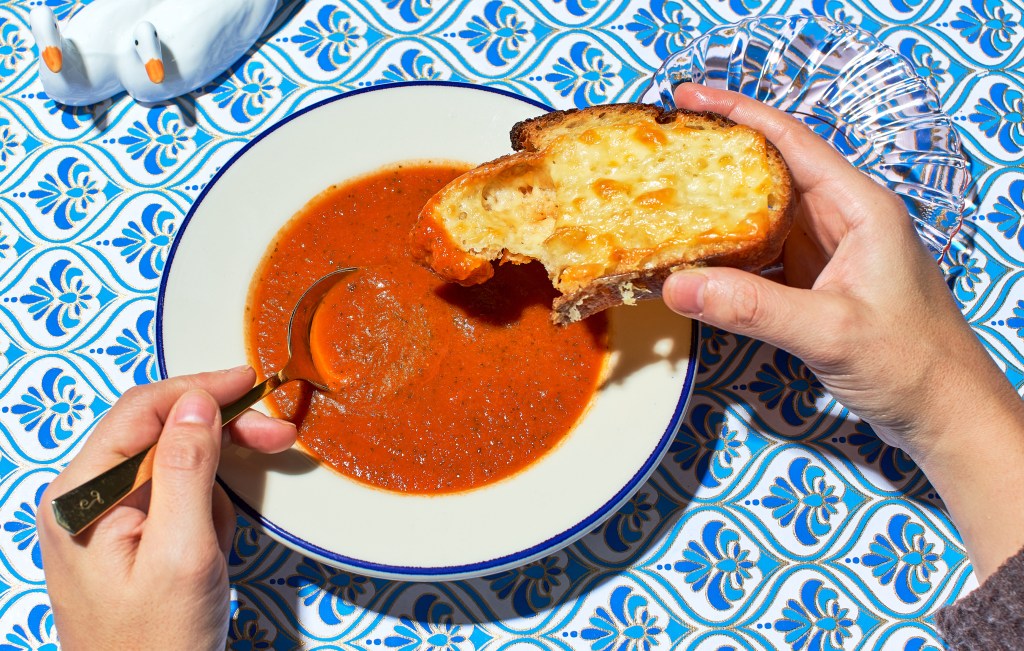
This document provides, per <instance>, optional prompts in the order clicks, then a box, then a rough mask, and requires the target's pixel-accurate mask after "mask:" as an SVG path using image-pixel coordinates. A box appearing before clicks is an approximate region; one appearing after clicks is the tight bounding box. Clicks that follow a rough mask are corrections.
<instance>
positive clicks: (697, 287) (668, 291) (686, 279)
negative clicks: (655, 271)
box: [665, 271, 708, 316]
mask: <svg viewBox="0 0 1024 651" xmlns="http://www.w3.org/2000/svg"><path fill="white" fill-rule="evenodd" d="M707 284H708V279H707V276H705V275H704V274H702V273H700V272H699V271H679V272H676V273H674V274H672V275H671V276H669V278H668V280H666V281H665V285H666V287H665V303H666V304H667V305H668V306H669V308H670V309H672V310H673V311H675V312H679V313H680V314H686V315H689V316H700V315H701V314H703V313H704V289H705V287H707Z"/></svg>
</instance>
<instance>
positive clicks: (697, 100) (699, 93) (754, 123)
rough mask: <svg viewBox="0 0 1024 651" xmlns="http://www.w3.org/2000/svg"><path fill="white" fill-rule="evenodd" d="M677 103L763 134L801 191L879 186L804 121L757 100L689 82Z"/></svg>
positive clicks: (678, 92) (679, 90) (678, 94)
mask: <svg viewBox="0 0 1024 651" xmlns="http://www.w3.org/2000/svg"><path fill="white" fill-rule="evenodd" d="M675 102H676V106H678V107H679V108H684V109H688V110H690V111H712V112H714V113H718V114H720V115H724V116H725V117H727V118H729V119H730V120H732V121H733V122H737V123H739V124H745V125H747V126H749V127H753V128H754V129H757V130H758V131H760V132H761V133H763V134H764V136H765V137H766V138H767V139H768V140H769V141H771V143H772V144H773V145H775V147H776V148H778V150H779V152H781V153H782V157H783V158H784V159H786V164H787V165H789V169H790V171H791V172H792V174H793V182H794V183H795V184H796V189H797V191H798V192H800V193H801V194H802V193H806V192H811V191H813V190H817V191H819V192H820V191H822V190H825V189H826V188H827V187H828V186H848V185H850V184H858V185H859V184H864V183H865V181H867V183H868V185H865V186H864V187H874V188H877V187H878V186H877V185H876V184H875V183H874V182H872V181H871V180H870V179H868V178H867V177H866V176H864V175H863V174H862V173H861V172H860V171H859V170H857V168H855V167H854V166H853V165H852V164H851V163H850V162H849V161H848V160H846V158H845V157H843V155H842V154H840V153H839V152H838V151H836V150H835V149H833V148H832V146H831V145H829V144H828V143H827V142H825V140H824V139H822V138H821V137H820V136H818V135H817V134H815V133H814V132H813V131H811V130H810V129H809V128H807V126H806V125H804V124H803V123H802V122H800V121H799V120H797V119H796V118H794V117H793V116H791V115H789V114H788V113H785V112H784V111H780V110H779V109H776V108H772V107H770V106H768V105H766V104H764V103H762V102H759V101H757V100H756V99H753V98H750V97H747V96H746V95H742V94H740V93H736V92H733V91H729V90H723V89H720V88H708V87H707V86H702V85H700V84H694V83H685V84H680V85H679V86H678V87H677V88H676V90H675ZM844 189H845V188H844Z"/></svg>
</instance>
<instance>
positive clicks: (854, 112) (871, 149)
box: [643, 15, 971, 255]
mask: <svg viewBox="0 0 1024 651" xmlns="http://www.w3.org/2000/svg"><path fill="white" fill-rule="evenodd" d="M687 81H692V82H696V83H700V84H705V85H707V86H712V87H715V88H726V89H729V90H735V91H739V92H741V93H743V94H745V95H748V96H750V97H753V98H755V99H758V100H760V101H762V102H765V103H767V104H769V105H772V106H775V107H778V108H780V109H782V110H784V111H787V112H789V113H791V114H793V115H795V116H796V117H797V118H799V119H800V120H802V121H803V122H804V123H805V124H807V125H808V126H810V127H811V128H812V129H813V130H814V131H815V132H816V133H818V134H819V135H821V136H822V137H823V138H825V139H826V140H828V141H829V142H830V143H831V144H832V145H833V146H834V147H835V148H836V149H837V150H839V151H840V152H842V153H843V154H844V155H845V156H846V157H847V158H848V159H849V160H850V161H851V162H852V163H853V164H854V165H856V166H857V167H859V168H860V169H861V170H863V171H864V172H866V173H868V174H870V175H871V176H873V177H875V178H876V179H878V180H879V181H881V182H882V183H884V184H885V185H886V186H888V187H889V188H890V189H892V190H893V191H894V192H896V193H897V194H899V195H900V196H901V197H902V198H903V199H904V200H905V202H906V204H907V207H908V209H909V211H910V214H911V215H912V216H913V217H914V219H915V221H916V224H917V226H918V231H919V232H920V233H921V237H922V239H923V240H924V241H925V243H926V244H927V245H928V246H929V248H931V249H932V250H933V252H934V253H936V255H941V254H942V253H943V252H944V251H945V250H946V249H948V247H949V246H950V244H951V242H952V241H953V239H954V238H955V237H956V236H957V234H958V233H959V230H960V226H961V223H962V220H963V216H964V212H965V207H966V206H965V204H966V197H967V194H968V189H969V188H970V186H971V175H970V169H969V165H968V161H967V159H966V157H965V156H964V154H963V152H962V149H961V146H960V138H959V135H958V134H957V132H956V129H955V128H954V127H953V122H952V120H951V119H950V117H949V116H948V115H946V114H945V113H944V112H943V111H942V106H941V104H940V101H939V97H938V94H937V93H936V91H935V89H934V88H933V87H932V86H931V85H930V84H929V83H928V81H927V80H926V79H924V78H923V77H921V76H920V75H919V74H917V72H916V70H915V69H914V67H913V66H912V65H911V64H910V62H908V61H907V60H906V59H905V58H903V57H902V56H901V55H900V54H898V53H897V52H896V51H895V50H893V49H892V48H890V47H888V46H887V45H885V44H883V43H881V42H880V41H879V40H878V39H877V38H875V37H874V36H873V35H872V34H870V33H868V32H865V31H863V30H860V29H858V28H855V27H853V26H851V25H847V24H845V23H840V22H836V21H833V20H829V19H827V18H823V17H819V16H802V15H801V16H759V17H757V18H751V19H748V20H744V21H740V22H737V23H733V24H730V25H722V26H719V27H716V28H713V29H711V30H710V31H708V32H707V33H705V34H703V35H702V36H699V37H697V38H696V39H694V40H693V41H691V42H690V43H689V44H688V45H687V46H686V47H685V48H683V49H682V50H680V51H678V52H676V53H674V54H673V55H672V56H670V57H669V58H668V59H666V60H665V62H664V63H663V64H662V66H661V68H660V69H659V70H658V71H657V72H656V73H655V75H654V78H653V80H652V83H651V86H650V88H649V89H648V90H647V91H646V92H645V93H644V96H643V101H645V102H648V103H656V104H661V105H663V106H666V107H673V106H674V102H673V100H672V91H673V90H674V89H675V87H676V86H678V85H679V84H681V83H683V82H687Z"/></svg>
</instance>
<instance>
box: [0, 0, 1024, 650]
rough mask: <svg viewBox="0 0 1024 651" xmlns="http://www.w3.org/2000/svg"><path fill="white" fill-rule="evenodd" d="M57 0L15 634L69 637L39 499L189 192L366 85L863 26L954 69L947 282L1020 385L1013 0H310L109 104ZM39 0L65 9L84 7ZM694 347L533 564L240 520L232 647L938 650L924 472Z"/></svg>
mask: <svg viewBox="0 0 1024 651" xmlns="http://www.w3.org/2000/svg"><path fill="white" fill-rule="evenodd" d="M211 1H214V0H211ZM39 2H40V0H33V1H28V0H26V1H24V2H21V1H14V0H7V1H0V550H2V554H0V561H2V563H0V650H2V651H7V650H9V649H19V650H20V649H39V648H47V649H49V648H53V647H52V643H53V642H55V640H56V633H55V631H54V628H53V622H52V617H51V616H50V608H49V605H48V602H47V595H46V590H45V586H44V584H43V573H42V569H41V562H40V555H39V545H38V539H37V537H36V531H35V518H36V513H37V511H38V510H39V508H40V505H39V498H40V494H41V491H42V488H43V487H44V486H45V485H46V484H47V482H49V481H50V480H51V479H52V478H53V476H54V475H55V474H56V473H57V472H58V471H59V470H60V468H61V467H62V466H63V465H64V464H65V463H66V462H67V460H68V459H69V458H70V457H71V456H72V455H73V454H74V453H75V451H76V450H77V449H78V448H79V447H80V445H81V442H82V441H83V440H84V439H85V438H86V437H87V436H88V435H89V433H90V432H91V431H92V429H93V428H94V426H95V424H96V422H97V420H98V419H99V418H100V417H102V416H103V414H104V413H105V412H106V411H107V410H108V409H109V408H110V405H111V404H112V403H113V402H114V401H115V399H116V398H117V396H118V395H119V394H120V393H121V392H122V391H123V390H125V389H126V388H127V387H129V386H131V385H132V384H135V383H141V382H148V381H151V380H154V379H156V375H157V371H156V365H155V360H154V355H153V316H154V307H155V294H156V289H157V285H158V282H159V278H160V274H161V271H162V269H163V265H164V260H165V255H166V252H167V250H168V247H169V243H170V242H171V241H172V240H173V238H174V236H175V233H176V229H177V227H178V225H179V224H180V223H181V220H182V218H183V216H184V214H185V213H186V212H187V210H188V208H189V205H190V203H191V202H192V201H193V200H194V199H195V198H196V196H197V195H198V193H199V192H200V191H201V190H202V189H203V187H204V185H205V184H206V183H207V182H208V181H209V180H210V178H211V177H212V176H213V174H214V173H215V171H216V170H217V169H218V167H219V166H220V165H222V164H223V163H224V162H225V161H227V160H228V158H229V157H230V156H231V155H232V154H233V153H234V152H237V151H238V150H239V148H240V147H241V146H242V145H243V144H244V143H245V142H246V141H248V140H249V139H250V138H252V137H253V136H254V135H255V134H257V133H259V132H261V131H262V130H263V129H265V128H266V127H267V126H268V125H270V124H273V123H274V122H276V121H278V120H280V119H281V118H283V117H285V116H287V115H289V114H291V113H293V112H294V111H296V110H297V109H299V108H300V107H303V106H307V105H309V104H311V103H313V102H315V101H317V100H320V99H323V98H325V97H330V96H333V95H336V94H338V93H340V92H343V91H346V90H350V89H355V88H360V87H365V86H368V85H372V84H381V83H388V82H394V81H402V80H410V79H454V80H460V81H467V82H471V83H478V84H484V85H488V86H493V87H499V88H504V89H508V90H512V91H514V92H517V93H520V94H523V95H526V96H528V97H532V98H537V99H541V100H544V101H546V102H548V103H550V104H552V105H554V106H556V107H559V108H565V107H570V106H573V105H576V104H591V103H601V102H609V101H616V100H629V99H634V98H637V97H638V96H639V95H640V94H641V92H642V91H643V90H644V87H645V85H646V83H647V80H648V79H649V77H650V75H651V72H652V71H653V69H654V68H655V67H657V65H658V64H659V63H660V62H661V60H662V59H663V58H664V57H665V56H666V55H667V54H669V53H670V52H672V51H675V50H677V49H679V48H680V47H681V46H683V45H684V44H685V43H687V42H688V41H689V40H691V39H692V38H693V37H694V36H696V35H698V34H700V33H702V32H703V31H704V30H706V29H707V28H709V27H711V26H714V25H717V24H722V23H726V22H732V21H734V20H737V19H740V18H744V17H748V16H750V15H754V14H761V13H778V14H788V13H802V12H809V13H815V14H821V15H827V16H830V17H833V18H837V19H840V20H844V21H848V22H850V23H854V24H856V25H859V26H861V27H864V28H866V29H868V30H870V31H871V32H873V33H875V34H877V35H878V36H879V37H880V38H881V39H882V40H883V41H884V42H886V43H888V44H890V45H891V46H893V47H894V48H895V49H897V50H899V51H900V52H901V53H903V54H904V55H905V56H907V57H908V58H909V59H911V60H912V62H913V63H914V65H915V66H916V67H917V69H918V71H919V72H920V73H921V74H922V75H924V76H927V77H928V78H929V79H931V80H932V81H933V82H934V84H935V85H936V87H937V89H938V90H939V93H940V95H941V97H942V101H943V105H944V107H945V108H946V110H947V111H948V112H949V113H950V114H951V115H953V116H954V118H955V122H956V124H957V126H958V127H959V128H960V130H961V132H962V134H963V140H964V145H965V148H966V150H967V152H968V153H969V155H970V158H971V160H972V164H973V173H974V175H975V179H976V181H977V187H978V190H979V196H980V201H979V205H978V208H977V210H976V211H974V212H973V214H972V215H971V216H970V218H969V221H968V227H967V232H968V234H969V236H971V237H972V238H973V241H974V248H973V249H971V250H969V251H968V252H960V253H957V254H955V255H954V256H953V257H952V258H951V259H949V260H947V261H946V263H947V265H948V266H949V268H950V269H951V272H952V273H951V281H950V282H951V287H952V288H953V290H954V291H955V293H956V296H957V298H958V299H959V300H960V301H961V302H962V303H963V305H964V311H965V313H966V315H967V317H968V318H969V320H970V322H971V324H972V325H973V326H974V328H975V329H976V331H977V333H978V336H979V337H981V339H982V340H983V341H984V342H985V344H986V345H987V346H988V347H989V349H990V350H991V351H992V353H993V355H994V356H995V357H996V359H997V360H998V361H999V363H1000V365H1001V366H1002V367H1003V368H1004V369H1005V371H1006V373H1007V374H1008V375H1009V377H1010V378H1011V380H1012V381H1013V382H1014V384H1015V385H1017V386H1018V387H1020V386H1021V385H1022V384H1024V341H1022V338H1024V300H1022V299H1024V290H1022V287H1020V286H1019V281H1020V279H1021V278H1022V275H1024V274H1022V271H1024V228H1022V223H1021V222H1022V216H1024V171H1022V169H1021V161H1022V156H1021V151H1022V148H1024V126H1022V125H1024V122H1022V115H1024V94H1022V90H1024V73H1022V72H1021V71H1020V70H1019V67H1020V62H1021V60H1022V59H1024V55H1022V50H1024V38H1022V35H1024V27H1022V26H1021V25H1020V22H1021V17H1022V14H1024V11H1022V9H1024V8H1022V6H1021V4H1020V2H1019V0H845V1H844V0H813V2H810V1H803V0H700V1H697V0H694V1H692V2H678V1H674V0H521V1H515V0H459V1H453V2H444V1H442V0H434V2H431V0H348V1H346V2H342V1H340V0H308V1H306V2H303V1H301V0H288V1H287V2H285V3H284V5H283V6H282V7H281V8H280V9H279V11H278V13H277V15H276V17H275V19H274V21H273V23H272V24H271V26H270V28H269V29H268V30H267V32H266V34H265V35H264V37H263V38H262V40H261V41H260V42H259V43H258V44H257V46H256V47H255V48H254V49H253V51H252V52H251V53H250V54H249V55H247V56H246V57H245V58H244V59H243V60H241V61H240V62H239V63H238V64H237V65H235V66H234V67H233V69H232V70H230V71H229V74H226V75H224V76H222V77H221V78H220V79H219V80H218V81H217V82H215V83H213V84H211V85H210V86H209V87H207V88H205V89H203V92H200V93H197V94H195V95H194V96H193V97H188V98H186V99H182V100H179V101H176V102H172V103H170V104H168V105H166V106H161V107H157V108H149V109H147V108H143V107H140V106H138V105H136V104H135V103H133V102H132V101H130V100H129V99H128V98H126V97H124V96H120V97H118V98H116V100H115V101H113V102H106V103H104V104H101V105H99V106H97V107H94V108H93V109H92V110H66V109H62V108H58V107H57V106H55V105H54V102H53V101H52V100H50V99H48V98H47V97H46V95H45V94H44V93H43V92H42V87H41V86H40V84H39V83H38V80H37V78H36V68H35V57H36V52H35V49H34V44H33V40H32V37H31V34H30V32H29V29H28V11H29V8H30V6H31V5H33V4H39ZM45 4H47V5H49V6H50V7H52V8H53V10H54V11H55V12H56V14H57V15H58V17H60V18H61V19H64V18H67V17H68V16H70V15H72V14H73V13H74V12H75V11H77V10H79V9H80V8H81V7H82V5H84V4H87V2H86V1H85V0H45ZM920 318H923V319H924V318H928V315H926V314H922V315H920ZM907 327H908V328H913V327H914V324H913V323H908V324H907ZM700 362H701V365H700V369H699V374H698V377H697V386H696V390H695V394H694V396H693V399H692V401H691V404H690V409H689V416H688V418H687V419H686V421H685V425H684V426H683V428H682V429H681V431H680V432H679V435H678V438H677V440H676V441H675V442H674V444H673V445H672V449H671V451H670V453H669V454H668V456H667V457H666V458H665V461H664V462H663V463H662V465H661V467H660V468H659V469H658V470H657V472H656V473H655V475H654V476H653V477H652V479H651V480H650V482H648V484H647V485H645V486H644V487H643V489H641V490H640V492H639V493H638V494H637V495H636V497H635V498H634V499H633V500H632V501H631V502H630V503H629V504H628V505H627V506H626V507H625V508H623V509H622V511H621V512H619V513H617V514H616V515H615V516H614V517H613V518H611V520H609V521H608V522H607V523H606V524H605V525H603V526H602V527H601V528H600V529H599V530H597V531H596V532H594V533H592V534H591V535H589V536H587V537H586V538H584V539H583V540H582V541H581V542H579V543H577V544H575V545H573V546H571V547H569V548H568V549H566V550H564V551H562V552H559V553H557V554H554V555H552V556H551V557H549V558H546V559H544V560H541V561H538V562H535V563H532V564H531V565H529V566H527V567H524V568H521V569H518V570H514V571H509V572H504V573H502V574H499V575H496V576H492V577H488V578H484V579H478V580H472V581H463V582H455V583H433V584H431V583H426V584H411V583H398V582H388V581H381V580H375V579H367V578H363V577H360V576H353V575H349V574H346V573H342V572H337V571H335V570H333V569H330V568H327V567H324V566H322V565H318V564H316V563H314V562H311V561H309V560H307V559H305V558H303V557H301V556H299V555H297V554H295V553H292V552H290V551H288V550H287V549H286V548H284V547H282V546H280V545H278V544H276V543H274V542H272V541H271V540H269V539H268V538H266V537H265V536H263V535H261V534H260V533H258V532H257V531H256V530H254V529H253V528H252V527H250V526H249V525H248V523H247V522H245V521H244V520H240V521H239V525H240V526H239V529H238V531H237V535H236V539H235V544H234V549H233V551H232V554H231V559H230V561H231V577H232V582H233V603H232V610H233V615H232V617H233V618H232V625H231V636H230V639H229V645H230V647H231V648H234V649H246V650H249V649H252V650H255V649H269V648H273V649H291V648H297V647H301V648H346V649H372V648H398V649H406V650H410V649H444V650H455V649H459V650H468V649H474V650H483V649H495V650H496V649H505V648H513V647H514V648H518V649H529V648H537V649H544V648H556V649H557V648H563V649H594V650H595V651H602V650H604V649H609V650H611V649H622V650H623V651H639V650H641V649H648V648H649V647H652V646H654V647H658V648H680V649H688V648H701V649H704V648H707V649H719V648H734V649H745V648H764V649H773V648H777V649H790V648H792V649H794V650H796V651H801V650H803V649H855V648H856V649H860V648H868V649H875V648H883V649H901V650H902V649H906V650H919V649H925V648H936V647H940V646H941V642H940V640H939V639H938V638H937V636H936V634H935V632H934V627H933V615H934V613H935V611H936V610H937V609H938V608H939V607H941V606H942V605H943V604H946V603H949V602H951V601H953V600H954V599H956V598H957V597H958V596H959V595H961V594H963V593H964V592H965V591H966V590H969V589H970V588H971V587H972V586H973V585H975V581H974V578H973V575H972V573H971V568H970V565H969V564H968V561H967V558H966V556H965V553H964V549H963V547H962V546H961V544H960V541H959V539H958V536H957V534H956V532H955V530H954V529H953V528H952V526H951V524H950V521H949V519H948V518H947V517H946V515H945V514H944V513H943V512H942V510H941V505H940V503H939V501H938V499H937V497H936V495H935V494H934V492H933V491H932V489H931V488H930V487H929V485H928V483H927V482H926V481H925V479H924V477H923V476H922V474H921V473H920V471H919V470H918V469H917V468H916V467H915V466H914V465H913V464H912V463H911V462H910V461H909V459H908V458H907V457H906V456H905V455H903V454H902V453H900V452H898V451H895V450H893V449H890V448H888V447H886V446H885V445H883V444H881V443H880V442H879V441H878V439H877V438H875V436H874V435H873V434H872V433H871V432H870V430H869V429H868V428H867V427H865V426H864V425H862V424H859V423H857V422H856V421H855V420H854V419H851V418H849V416H848V413H847V412H846V411H845V410H844V409H843V408H842V407H841V406H840V405H838V404H836V402H835V401H834V400H832V399H831V398H830V397H829V396H828V395H827V394H825V393H824V392H823V391H822V389H821V386H820V385H819V384H818V383H817V382H816V380H815V379H814V378H813V377H812V376H811V375H810V374H809V373H808V371H807V369H806V367H804V365H803V364H802V363H801V362H800V361H799V360H797V359H795V358H793V357H791V356H790V355H788V354H786V353H784V352H781V351H778V350H775V349H772V348H770V347H768V346H765V345H763V344H761V343H759V342H756V341H751V340H748V339H742V338H737V337H735V336H732V335H730V334H727V333H724V332H719V331H714V330H710V329H707V328H705V329H704V332H703V343H702V344H701V348H700ZM983 444H984V442H983V441H979V445H983ZM354 526H355V523H354ZM410 535H415V532H410Z"/></svg>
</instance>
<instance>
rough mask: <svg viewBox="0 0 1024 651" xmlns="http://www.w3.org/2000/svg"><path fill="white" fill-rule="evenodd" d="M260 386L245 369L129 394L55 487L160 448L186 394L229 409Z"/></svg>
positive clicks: (143, 387) (72, 483)
mask: <svg viewBox="0 0 1024 651" xmlns="http://www.w3.org/2000/svg"><path fill="white" fill-rule="evenodd" d="M255 381H256V372H255V371H254V370H253V369H252V368H250V367H248V366H241V367H238V368H235V369H230V370H227V371H212V372H209V373H198V374H196V375H183V376H180V377H174V378H170V379H168V380H162V381H160V382H154V383H153V384H143V385H139V386H135V387H132V388H130V389H128V391H126V392H125V393H124V395H122V396H121V398H120V399H118V401H117V402H116V403H115V404H114V406H113V407H112V408H111V409H110V411H109V412H107V414H106V415H105V416H104V417H103V419H102V420H101V421H100V423H99V425H97V427H96V430H95V431H94V432H93V433H92V435H91V436H89V438H88V439H87V440H86V441H85V443H84V444H83V446H82V449H81V451H80V452H79V453H78V454H77V455H76V456H75V458H74V459H72V460H71V463H69V464H68V466H67V467H66V468H65V469H64V471H63V472H62V473H61V474H60V476H59V477H58V478H57V479H56V480H54V482H55V483H56V482H60V483H61V484H65V483H66V484H68V485H69V486H76V485H78V484H80V483H81V482H83V481H86V480H87V479H91V478H92V477H94V476H95V475H97V474H99V473H101V472H103V471H105V470H108V469H110V468H111V467H113V466H114V465H116V464H118V463H120V462H121V461H124V460H125V459H127V458H128V457H131V456H133V455H135V454H138V453H139V452H141V451H142V450H144V449H146V448H147V447H149V446H151V445H153V444H154V443H156V440H157V438H158V437H159V436H160V432H161V430H162V429H163V425H164V421H165V420H166V419H167V416H168V414H169V413H170V411H171V407H173V406H174V403H175V402H176V401H177V400H178V398H180V397H181V396H182V394H184V393H185V392H187V391H190V390H193V389H202V390H203V391H206V392H207V393H209V394H210V395H212V396H213V397H214V399H216V400H217V401H218V402H219V403H220V404H224V403H226V402H229V401H231V400H234V399H236V398H238V397H240V396H241V395H242V394H244V393H245V392H246V391H248V390H249V389H250V388H252V386H253V384H254V383H255Z"/></svg>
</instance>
